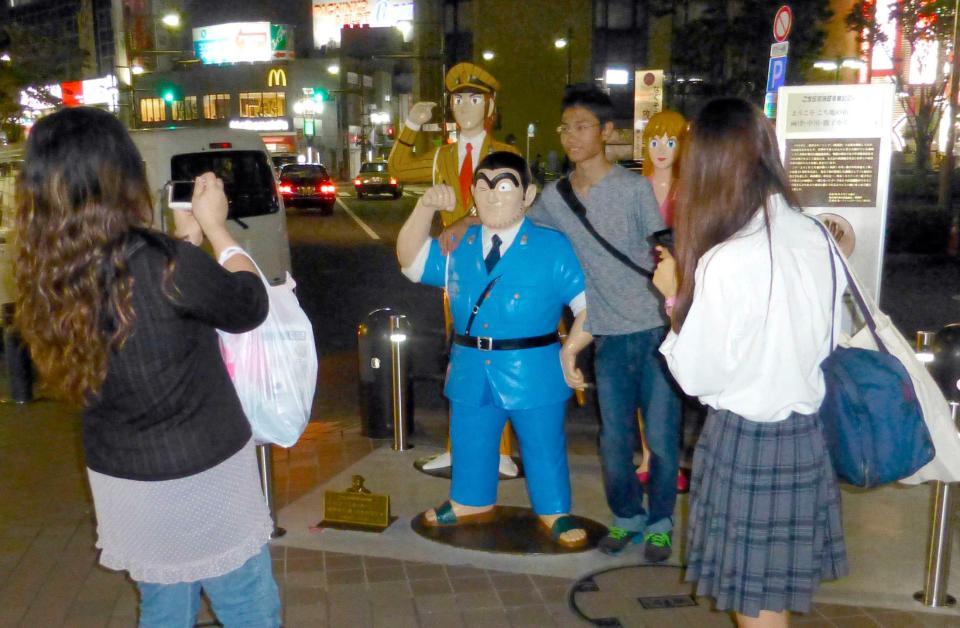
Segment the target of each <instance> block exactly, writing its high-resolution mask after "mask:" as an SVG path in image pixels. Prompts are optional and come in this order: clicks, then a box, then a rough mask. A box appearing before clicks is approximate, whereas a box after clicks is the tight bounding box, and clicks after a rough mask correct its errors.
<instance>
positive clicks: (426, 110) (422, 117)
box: [408, 101, 437, 124]
mask: <svg viewBox="0 0 960 628" xmlns="http://www.w3.org/2000/svg"><path fill="white" fill-rule="evenodd" d="M436 106H437V103H435V102H427V101H424V102H418V103H417V104H415V105H414V106H413V107H411V109H410V114H409V116H408V117H409V118H410V121H411V122H413V123H414V124H426V123H427V122H429V121H430V118H432V117H433V109H434V107H436Z"/></svg>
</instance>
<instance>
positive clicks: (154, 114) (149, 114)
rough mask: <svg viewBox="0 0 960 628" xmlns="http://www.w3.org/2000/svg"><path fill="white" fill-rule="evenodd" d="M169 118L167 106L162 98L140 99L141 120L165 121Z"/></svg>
mask: <svg viewBox="0 0 960 628" xmlns="http://www.w3.org/2000/svg"><path fill="white" fill-rule="evenodd" d="M166 119H167V108H166V105H165V103H164V102H163V99H162V98H141V99H140V121H141V122H163V121H164V120H166Z"/></svg>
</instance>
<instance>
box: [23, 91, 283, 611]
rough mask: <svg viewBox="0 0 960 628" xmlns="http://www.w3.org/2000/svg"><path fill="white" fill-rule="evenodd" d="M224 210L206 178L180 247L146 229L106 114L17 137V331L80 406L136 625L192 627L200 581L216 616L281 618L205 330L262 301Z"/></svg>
mask: <svg viewBox="0 0 960 628" xmlns="http://www.w3.org/2000/svg"><path fill="white" fill-rule="evenodd" d="M226 215H227V200H226V197H225V196H224V192H223V183H222V182H221V181H220V180H219V179H217V178H216V177H215V176H214V175H213V174H212V173H207V174H204V175H202V176H201V177H198V178H197V180H196V182H195V192H194V196H193V210H192V212H183V211H177V212H175V220H176V224H177V231H178V235H180V236H182V240H174V239H171V238H169V237H167V236H166V235H164V234H162V233H159V232H157V231H153V230H151V229H149V227H148V225H149V221H150V218H151V216H152V209H151V202H150V192H149V187H148V185H147V180H146V175H145V171H144V164H143V159H142V158H141V157H140V155H139V153H138V152H137V149H136V147H135V146H134V144H133V142H132V140H131V139H130V136H129V135H128V134H127V132H126V130H125V129H124V128H123V126H122V125H121V124H120V122H119V121H117V119H116V118H114V117H113V116H112V115H110V114H109V113H107V112H105V111H100V110H98V109H92V108H86V107H79V108H74V109H64V110H62V111H59V112H57V113H54V114H52V115H50V116H48V117H46V118H43V119H42V120H40V121H39V122H38V123H37V124H36V125H35V126H34V127H33V130H32V131H31V133H30V138H29V140H28V141H27V146H26V155H25V158H24V167H23V171H22V174H21V176H20V178H19V180H18V183H17V220H16V222H17V248H18V250H17V254H16V259H15V266H14V277H15V282H16V287H17V302H16V314H15V316H16V325H17V327H18V328H19V330H20V332H21V333H22V335H23V338H24V340H25V341H26V343H27V344H28V346H29V347H30V352H31V356H32V357H33V360H34V363H35V364H36V366H37V369H38V371H39V372H40V374H41V376H42V377H43V379H44V380H45V383H46V385H47V386H48V388H49V389H50V390H51V391H53V392H55V393H58V394H59V395H60V396H62V397H64V398H65V399H67V400H69V401H73V402H76V403H79V404H81V405H82V423H83V447H84V454H85V458H86V466H87V476H88V479H89V482H90V489H91V493H92V495H93V502H94V507H95V511H96V515H97V547H98V548H99V549H100V550H101V554H100V563H101V564H102V565H103V566H105V567H107V568H110V569H117V570H126V571H128V572H129V574H130V577H131V578H132V579H133V580H134V581H135V582H136V583H137V586H138V588H139V590H140V594H141V605H140V625H141V626H184V627H187V626H192V625H193V624H194V621H195V618H196V615H197V610H198V608H199V601H200V592H201V590H203V591H204V592H206V594H207V597H208V598H209V599H210V601H211V604H212V606H213V608H214V612H216V613H217V616H218V618H219V619H220V621H221V622H222V623H223V624H225V625H256V626H277V625H279V609H280V604H279V597H278V594H277V586H276V583H275V582H274V580H273V575H272V570H271V560H270V554H269V551H268V549H267V546H266V542H267V541H268V540H269V537H270V532H271V530H272V528H273V525H272V522H271V519H270V513H269V511H268V510H267V508H266V504H265V503H264V500H263V495H262V493H261V492H260V484H259V475H258V472H257V466H256V455H255V450H254V443H253V441H252V437H251V432H250V426H249V424H248V423H247V420H246V417H245V416H244V414H243V410H242V409H241V407H240V402H239V399H238V398H237V395H236V391H235V390H234V388H233V385H232V383H231V382H230V379H229V377H228V375H227V371H226V368H225V367H224V364H223V360H222V358H221V356H220V351H219V345H218V340H217V334H216V329H217V328H220V329H224V330H226V331H230V332H234V333H239V332H243V331H247V330H249V329H252V328H254V327H256V326H257V325H259V324H260V323H261V322H262V321H263V319H264V318H265V317H266V314H267V297H266V291H265V289H264V286H263V281H262V280H261V279H260V277H259V275H258V274H257V272H256V269H255V267H254V266H253V264H252V263H251V262H250V260H249V259H248V258H247V257H246V256H245V255H244V254H242V253H243V252H242V251H241V250H240V249H239V248H238V247H237V246H236V242H235V241H234V239H233V237H232V236H231V235H230V234H229V233H228V232H227V230H226V227H225V220H226ZM204 236H205V237H206V238H207V240H208V241H209V243H210V246H211V247H212V249H213V252H214V254H215V255H217V256H219V257H220V258H222V260H221V261H222V263H223V267H221V266H220V265H218V264H217V263H216V262H215V261H214V260H212V259H211V258H210V257H209V256H208V255H207V254H206V253H204V252H203V251H202V250H200V249H199V248H198V247H197V246H196V245H198V244H200V243H201V242H202V241H203V238H204Z"/></svg>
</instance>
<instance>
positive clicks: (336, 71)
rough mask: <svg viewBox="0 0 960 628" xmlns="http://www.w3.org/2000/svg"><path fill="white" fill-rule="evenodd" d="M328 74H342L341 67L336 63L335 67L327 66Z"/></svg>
mask: <svg viewBox="0 0 960 628" xmlns="http://www.w3.org/2000/svg"><path fill="white" fill-rule="evenodd" d="M327 72H329V73H330V74H340V66H339V65H337V64H336V63H334V64H333V65H328V66H327Z"/></svg>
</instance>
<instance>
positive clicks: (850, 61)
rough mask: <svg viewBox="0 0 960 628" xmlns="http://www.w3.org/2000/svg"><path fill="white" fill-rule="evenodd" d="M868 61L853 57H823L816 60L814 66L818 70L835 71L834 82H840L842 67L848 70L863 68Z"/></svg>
mask: <svg viewBox="0 0 960 628" xmlns="http://www.w3.org/2000/svg"><path fill="white" fill-rule="evenodd" d="M866 65H867V64H866V62H865V61H863V60H862V59H855V58H852V57H846V58H837V59H823V60H820V61H815V62H814V64H813V67H815V68H816V69H818V70H823V71H824V72H834V75H833V82H834V83H839V82H840V69H841V68H846V69H848V70H861V69H863V68H864V67H865V66H866Z"/></svg>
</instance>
